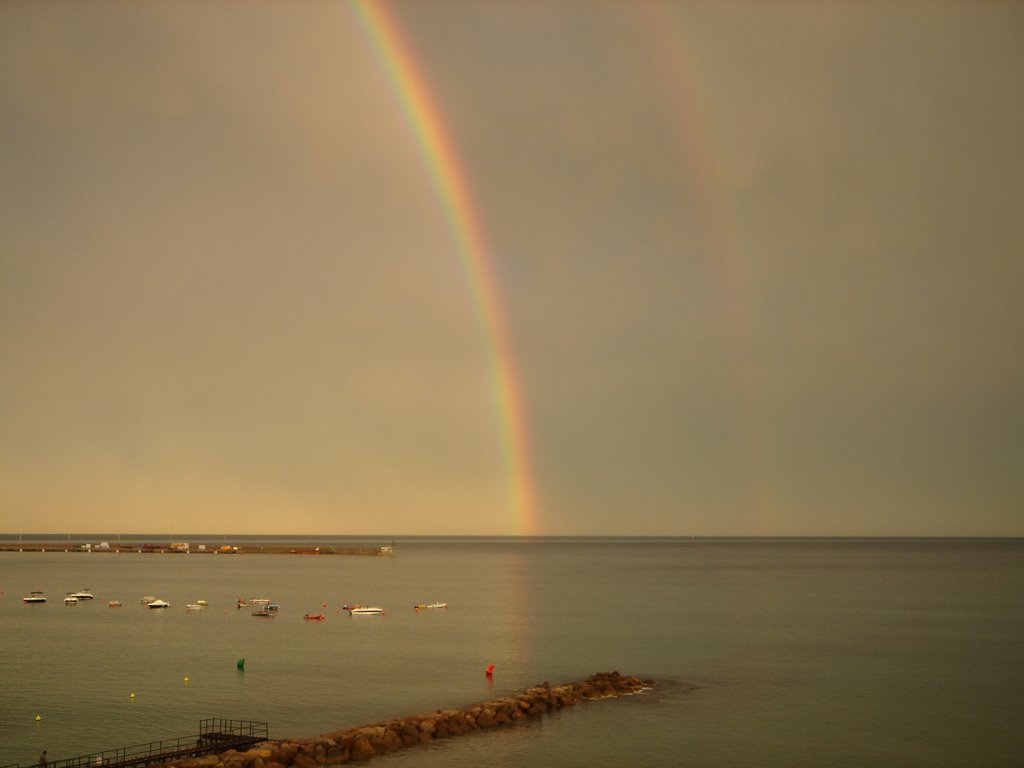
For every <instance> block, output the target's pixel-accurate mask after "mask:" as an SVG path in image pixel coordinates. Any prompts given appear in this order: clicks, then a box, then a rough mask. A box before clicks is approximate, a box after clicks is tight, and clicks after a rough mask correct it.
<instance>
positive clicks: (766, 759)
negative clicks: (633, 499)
mask: <svg viewBox="0 0 1024 768" xmlns="http://www.w3.org/2000/svg"><path fill="white" fill-rule="evenodd" d="M218 543H219V542H218ZM308 543H310V544H314V545H315V544H316V543H321V544H323V543H333V544H338V543H339V542H338V541H328V540H324V541H322V542H316V541H310V542H308ZM341 543H344V542H341ZM378 543H390V542H383V541H382V542H378ZM77 546H78V545H77V544H70V542H69V544H68V547H67V548H70V549H75V548H76V547H77ZM193 546H195V544H193ZM211 546H212V544H211ZM54 547H55V548H57V549H63V548H64V547H63V546H62V545H61V543H60V542H56V543H55V544H54ZM83 588H89V589H91V590H92V591H93V594H95V600H93V601H89V602H80V603H79V604H77V605H75V606H73V607H66V606H64V605H63V602H62V599H63V596H64V593H65V592H70V591H75V590H78V589H83ZM33 589H44V590H45V591H46V592H47V595H48V597H49V602H48V603H47V604H45V605H27V604H24V603H23V602H22V600H21V598H22V596H23V595H25V594H28V593H29V592H30V591H31V590H33ZM0 590H2V595H0V765H3V764H5V763H14V762H20V763H21V764H22V765H31V764H34V763H35V762H36V759H37V757H38V755H39V753H40V752H41V751H42V750H43V749H46V750H48V753H49V757H50V759H51V760H59V759H61V758H65V757H73V756H77V755H82V754H88V753H92V752H98V751H102V750H106V749H114V748H117V747H122V746H128V745H131V744H138V743H144V742H148V741H153V740H158V739H162V738H174V737H178V736H185V735H189V734H192V733H195V732H196V731H197V729H198V723H199V720H201V719H203V718H207V717H224V718H230V719H241V720H257V721H265V722H267V723H268V724H269V729H270V734H271V736H272V737H278V738H281V737H301V736H312V735H315V734H318V733H321V732H325V731H329V730H337V729H340V728H344V727H348V726H356V725H361V724H364V723H368V722H371V721H374V720H378V719H383V718H388V717H394V716H402V715H408V714H415V713H419V712H428V711H432V710H436V709H439V708H448V707H460V706H464V705H468V704H472V703H474V702H478V701H483V700H486V699H489V698H494V697H496V696H500V695H504V694H507V693H512V692H515V691H518V690H521V689H523V688H526V687H528V686H531V685H534V684H536V683H539V682H542V681H545V680H547V681H549V682H551V683H552V684H555V683H558V682H564V681H570V680H577V679H581V678H583V677H586V676H587V675H589V674H591V673H593V672H597V671H612V670H618V671H620V672H622V673H623V674H630V675H637V676H641V677H649V678H653V679H654V680H656V681H657V682H656V684H655V686H654V688H653V689H652V690H651V691H650V692H649V693H647V694H645V695H639V696H632V697H628V698H622V699H615V700H606V701H599V702H583V703H581V704H579V705H578V706H576V707H573V708H569V709H565V710H561V711H559V712H558V713H556V714H553V715H550V716H547V717H544V718H541V719H537V720H532V721H530V722H528V723H526V724H524V725H521V726H517V727H513V728H505V729H500V730H488V731H482V732H479V733H474V734H471V735H468V736H464V737H460V738H456V739H449V740H445V741H441V742H436V743H435V744H433V745H430V746H428V747H423V748H416V749H412V750H406V751H402V752H399V753H394V754H392V755H389V756H387V757H384V758H380V759H379V761H380V762H381V763H382V764H395V765H401V766H403V768H409V767H411V766H420V765H423V766H426V765H431V766H437V765H445V766H483V765H488V766H519V765H523V764H532V765H552V766H575V765H579V766H622V765H659V766H673V765H693V766H750V765H758V766H804V765H806V766H820V765H830V766H851V767H852V766H857V767H858V768H861V767H863V766H906V767H910V766H930V767H934V766H966V765H970V766H1004V765H1005V766H1010V765H1021V764H1024V728H1020V713H1021V711H1022V708H1021V701H1022V695H1024V694H1022V691H1024V664H1022V662H1024V542H1022V541H1020V540H995V541H982V540H967V541H945V540H921V541H911V540H867V541H864V540H781V541H779V540H749V541H737V540H706V539H697V540H690V539H644V540H637V539H623V540H594V539H554V540H535V539H508V540H501V539H494V540H475V539H466V540H430V539H399V540H398V541H397V543H396V546H395V555H394V556H393V557H367V556H340V555H338V556H334V555H331V556H328V555H321V556H315V555H270V554H266V555H210V554H198V553H194V554H189V555H183V554H148V553H147V554H134V553H119V554H113V553H101V552H94V553H91V554H87V553H84V552H80V551H79V552H68V553H65V552H63V551H57V552H46V553H38V552H31V553H30V552H23V553H19V552H9V553H0ZM144 595H153V596H156V597H159V598H162V599H164V600H167V601H169V602H170V603H171V607H170V608H169V609H166V610H154V609H149V608H146V607H145V606H143V605H142V603H141V602H140V599H141V598H142V596H144ZM239 597H243V598H246V599H249V598H254V597H266V598H269V599H272V600H274V601H276V602H278V603H279V604H280V605H281V608H280V611H279V613H278V615H277V616H274V617H271V618H266V617H254V616H253V615H252V613H251V610H250V609H249V607H248V606H246V607H244V608H237V607H236V601H237V598H239ZM112 599H118V600H121V602H122V603H123V604H122V606H121V607H118V608H111V607H108V605H107V603H108V601H109V600H112ZM199 599H203V600H206V601H207V603H208V606H207V607H206V608H205V609H203V610H199V611H189V610H186V607H185V606H186V604H188V603H192V602H195V601H197V600H199ZM435 601H442V602H447V603H448V604H449V607H448V608H447V609H431V610H419V611H417V610H415V609H414V606H415V605H417V604H421V603H431V602H435ZM349 602H355V603H364V604H373V605H379V606H381V607H383V608H384V609H385V614H384V615H383V616H349V615H348V613H347V612H345V611H344V610H343V609H342V605H344V604H345V603H349ZM306 613H323V614H324V615H325V616H326V619H325V620H324V621H304V620H303V618H302V616H303V615H304V614H306ZM240 659H244V660H245V661H244V667H243V669H241V670H240V669H239V668H238V666H237V662H238V661H239V660H240ZM489 664H494V674H493V676H491V677H488V676H487V675H485V674H484V670H485V668H486V667H487V665H489ZM186 678H187V680H186ZM131 694H134V697H133V696H132V695H131ZM37 715H39V716H40V718H41V719H40V720H38V721H37V720H36V716H37ZM375 764H376V763H375Z"/></svg>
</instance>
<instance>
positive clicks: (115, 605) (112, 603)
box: [107, 600, 121, 608]
mask: <svg viewBox="0 0 1024 768" xmlns="http://www.w3.org/2000/svg"><path fill="white" fill-rule="evenodd" d="M107 605H108V606H110V607H111V608H120V607H121V601H120V600H111V601H110V602H109V603H107Z"/></svg>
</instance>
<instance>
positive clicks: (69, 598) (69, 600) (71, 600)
mask: <svg viewBox="0 0 1024 768" xmlns="http://www.w3.org/2000/svg"><path fill="white" fill-rule="evenodd" d="M64 605H78V598H77V597H75V596H74V595H72V594H71V593H70V592H69V593H68V594H67V595H66V596H65V597H64Z"/></svg>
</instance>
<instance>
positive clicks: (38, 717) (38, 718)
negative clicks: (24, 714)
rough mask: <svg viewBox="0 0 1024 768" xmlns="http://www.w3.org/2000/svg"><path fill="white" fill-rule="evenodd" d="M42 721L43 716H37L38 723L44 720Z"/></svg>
mask: <svg viewBox="0 0 1024 768" xmlns="http://www.w3.org/2000/svg"><path fill="white" fill-rule="evenodd" d="M42 719H43V716H42V715H36V722H37V723H38V722H39V721H40V720H42Z"/></svg>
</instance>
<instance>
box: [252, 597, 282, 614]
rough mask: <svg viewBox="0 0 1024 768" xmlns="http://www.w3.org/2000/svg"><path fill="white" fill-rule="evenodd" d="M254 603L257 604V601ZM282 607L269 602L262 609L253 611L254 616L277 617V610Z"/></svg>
mask: <svg viewBox="0 0 1024 768" xmlns="http://www.w3.org/2000/svg"><path fill="white" fill-rule="evenodd" d="M252 602H254V603H255V602H256V601H255V600H253V601H252ZM280 607H281V606H280V605H278V604H277V603H272V602H270V601H269V600H268V601H267V602H266V603H265V604H264V605H262V606H261V607H258V608H257V609H256V610H255V611H253V612H252V615H253V616H277V610H278V609H279V608H280Z"/></svg>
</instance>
